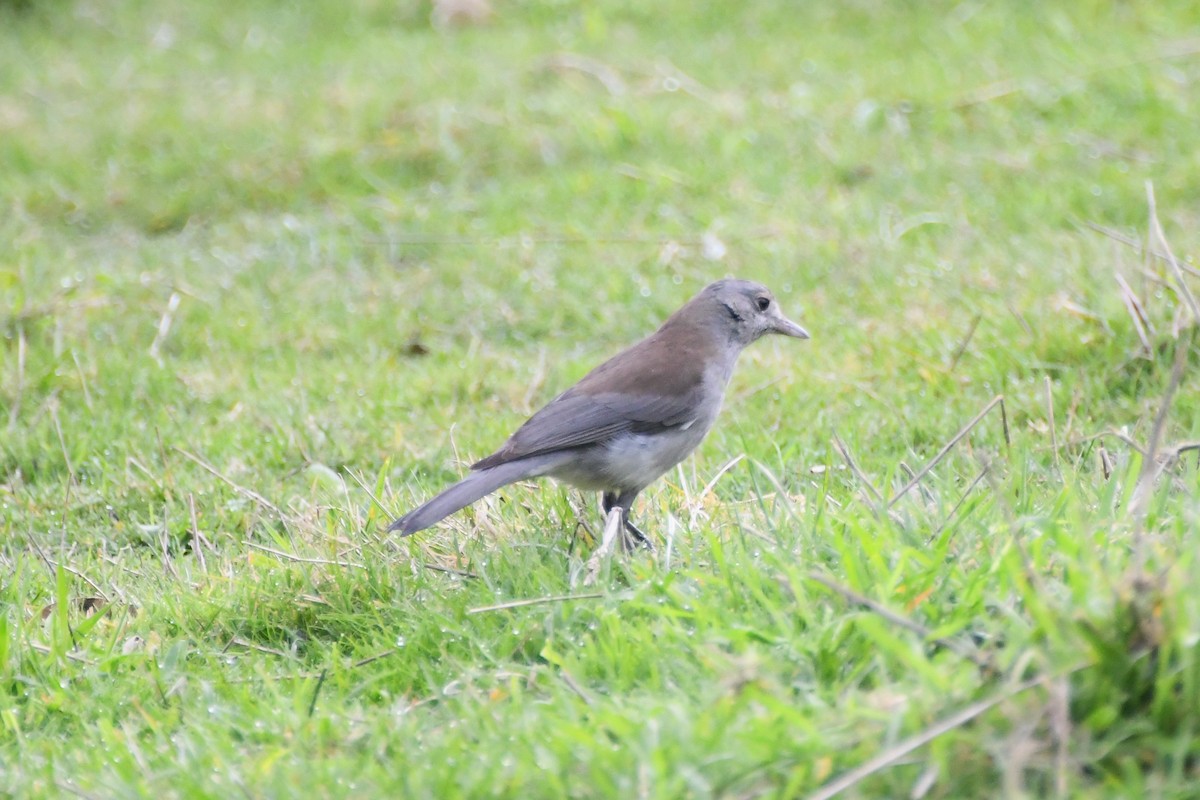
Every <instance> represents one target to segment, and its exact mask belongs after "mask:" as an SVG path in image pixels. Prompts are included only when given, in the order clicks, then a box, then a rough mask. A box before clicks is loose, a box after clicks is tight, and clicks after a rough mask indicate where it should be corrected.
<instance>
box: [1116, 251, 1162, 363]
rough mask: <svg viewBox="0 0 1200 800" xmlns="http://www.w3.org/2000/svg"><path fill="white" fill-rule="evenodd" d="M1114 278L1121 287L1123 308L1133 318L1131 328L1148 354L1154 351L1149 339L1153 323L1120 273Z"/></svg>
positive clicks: (1151, 336) (1151, 335)
mask: <svg viewBox="0 0 1200 800" xmlns="http://www.w3.org/2000/svg"><path fill="white" fill-rule="evenodd" d="M1116 278H1117V285H1118V286H1120V287H1121V302H1122V303H1124V304H1125V310H1126V311H1128V312H1129V317H1130V319H1132V320H1133V328H1134V330H1136V331H1137V335H1138V338H1139V339H1141V341H1142V350H1143V351H1144V353H1145V354H1147V355H1149V354H1150V353H1153V352H1154V347H1153V346H1152V345H1151V344H1150V340H1151V339H1152V338H1153V337H1154V324H1153V323H1151V322H1150V318H1149V317H1148V316H1147V314H1146V307H1145V306H1144V305H1143V304H1142V301H1141V300H1139V299H1138V296H1137V295H1136V294H1135V293H1134V291H1133V289H1132V288H1130V286H1129V284H1128V283H1127V282H1126V281H1125V279H1124V278H1123V277H1121V273H1119V272H1118V273H1116Z"/></svg>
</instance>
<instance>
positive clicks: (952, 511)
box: [929, 465, 991, 541]
mask: <svg viewBox="0 0 1200 800" xmlns="http://www.w3.org/2000/svg"><path fill="white" fill-rule="evenodd" d="M990 469H991V466H990V465H988V466H985V467H984V468H983V469H982V470H980V471H979V474H978V475H976V476H975V480H973V481H971V484H970V485H969V486H967V490H966V491H965V492H963V493H962V497H959V498H958V502H957V503H955V504H954V508H952V509H950V513H949V514H947V515H946V519H945V520H944V521H943V522H942V524H941V525H939V526H938V529H937V530H936V531H934V532H933V535H932V536H930V537H929V540H930V541H933V540H934V539H936V538H937V537H938V536H940V535H941V533H942V531H944V530H946V526H947V525H949V524H950V522H951V520H953V519H954V515H955V514H957V513H958V510H959V509H960V508H962V505H963V503H965V502H967V498H968V497H970V496H971V492H973V491H975V487H976V486H978V485H979V484H980V483H981V482H982V481H983V479H984V478H986V477H987V474H988V471H989V470H990Z"/></svg>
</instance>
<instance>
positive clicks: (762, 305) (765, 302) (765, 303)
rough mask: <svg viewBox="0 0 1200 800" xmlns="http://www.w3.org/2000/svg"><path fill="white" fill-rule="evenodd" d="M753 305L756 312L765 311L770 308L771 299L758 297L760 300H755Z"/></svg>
mask: <svg viewBox="0 0 1200 800" xmlns="http://www.w3.org/2000/svg"><path fill="white" fill-rule="evenodd" d="M754 304H755V305H756V306H758V310H759V311H766V310H767V309H768V308H770V307H771V298H769V297H760V298H758V299H757V300H755V301H754Z"/></svg>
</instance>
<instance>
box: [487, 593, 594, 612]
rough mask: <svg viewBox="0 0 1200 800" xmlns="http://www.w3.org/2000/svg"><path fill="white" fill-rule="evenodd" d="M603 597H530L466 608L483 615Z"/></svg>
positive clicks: (579, 595)
mask: <svg viewBox="0 0 1200 800" xmlns="http://www.w3.org/2000/svg"><path fill="white" fill-rule="evenodd" d="M601 597H604V594H603V593H602V592H589V593H587V594H559V595H553V596H551V597H532V598H529V599H527V600H510V601H509V602H507V603H497V604H496V605H494V606H477V607H475V608H468V609H467V613H468V614H485V613H487V612H488V611H505V610H507V609H510V608H525V607H527V606H540V605H545V604H548V603H569V602H571V601H573V600H597V599H599V598H601Z"/></svg>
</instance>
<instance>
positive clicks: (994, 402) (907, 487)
mask: <svg viewBox="0 0 1200 800" xmlns="http://www.w3.org/2000/svg"><path fill="white" fill-rule="evenodd" d="M996 406H1000V414H1001V417H1002V419H1004V442H1005V444H1007V443H1008V441H1009V438H1008V421H1007V420H1008V415H1007V413H1006V412H1005V410H1004V395H1002V394H998V395H996V396H995V397H993V398H992V399H991V401H990V402H989V403H988V404H987V405H986V406H984V407H983V410H982V411H980V412H979V413H978V414H976V415H975V416H974V417H973V418H972V419H971V421H970V422H968V423H967V424H966V425H964V426H963V427H962V429H961V430H960V431H959V432H958V433H956V434H954V436H953V437H952V438H951V439H950V441H948V442H946V444H945V445H943V446H942V449H941V450H939V451H938V454H937V455H936V456H934V457H933V458H932V459H930V460H929V462H928V463H926V464H925V466H923V467H921V469H920V470H918V471H917V474H916V475H915V476H913V478H912V479H911V480H910V481H909V482H908V483H906V484H904V487H903V488H901V489H900V491H898V492H896V494H895V495H893V496H892V499H891V500H888V501H887V507H888V508H891V507H892V506H894V505H896V502H897V501H898V500H899V499H900V498H901V497H904V495H906V494H908V493H909V492H910V491H912V489H913V487H914V486H916V485H917V484H918V483H920V482H921V480H922V479H923V478H924V477H925V476H926V475H928V474H929V471H930V470H931V469H933V468H934V467H936V466H937V465H938V464H939V463H941V460H942V459H943V458H945V457H946V455H947V454H949V452H950V451H951V450H953V449H954V446H955V445H956V444H958V443H959V442H960V441H962V439H963V437H964V436H966V435H967V434H968V433H970V432H971V430H972V429H973V428H974V427H975V426H976V425H978V424H979V423H980V421H982V420H983V418H984V417H986V416H987V415H988V412H990V411H991V410H992V409H993V408H995V407H996Z"/></svg>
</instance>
